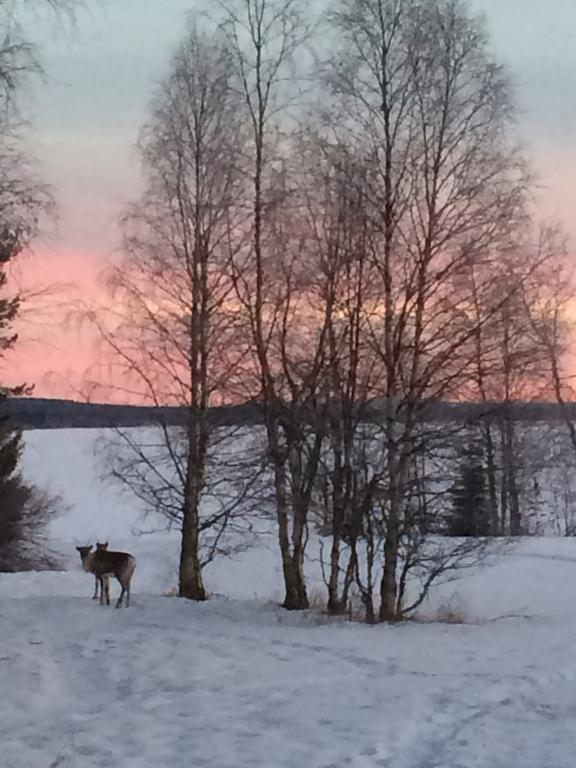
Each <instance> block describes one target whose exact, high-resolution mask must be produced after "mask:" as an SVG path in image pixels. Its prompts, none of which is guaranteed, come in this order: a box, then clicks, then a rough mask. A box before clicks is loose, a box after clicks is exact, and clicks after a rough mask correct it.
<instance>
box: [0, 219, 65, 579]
mask: <svg viewBox="0 0 576 768" xmlns="http://www.w3.org/2000/svg"><path fill="white" fill-rule="evenodd" d="M20 250H21V245H20V238H19V233H18V232H17V231H12V230H9V229H7V228H4V229H3V230H1V231H0V360H2V361H3V360H4V358H5V355H6V353H8V352H9V351H10V350H11V349H12V348H13V347H14V345H15V343H16V341H17V338H18V337H17V334H16V333H14V330H13V326H14V321H15V319H16V316H17V314H18V309H19V306H20V301H19V298H18V297H17V296H16V297H7V296H6V295H4V294H5V291H6V287H7V280H8V277H7V273H6V270H7V267H8V265H9V263H10V262H11V261H12V260H13V259H15V258H16V257H17V256H18V254H19V253H20ZM26 390H27V388H26V387H25V386H24V385H22V386H18V387H5V386H0V571H13V570H19V569H22V568H27V567H31V566H32V565H37V564H42V565H48V564H49V562H48V561H47V560H46V559H44V558H42V557H40V556H39V550H38V535H39V533H40V531H41V530H42V528H43V526H44V525H45V523H46V522H47V519H48V518H49V517H50V516H51V514H52V511H53V508H54V504H53V500H51V499H49V498H47V497H45V496H44V495H43V494H42V493H40V492H39V491H38V490H37V489H36V488H34V487H33V486H29V485H27V484H26V483H25V482H24V480H23V479H22V476H21V474H20V471H19V464H20V458H21V454H22V447H23V445H22V432H21V431H20V430H19V429H17V428H16V427H14V425H13V424H12V423H11V420H10V417H9V416H8V415H7V414H6V402H7V400H8V399H9V398H10V397H15V396H18V395H21V394H23V393H25V392H26Z"/></svg>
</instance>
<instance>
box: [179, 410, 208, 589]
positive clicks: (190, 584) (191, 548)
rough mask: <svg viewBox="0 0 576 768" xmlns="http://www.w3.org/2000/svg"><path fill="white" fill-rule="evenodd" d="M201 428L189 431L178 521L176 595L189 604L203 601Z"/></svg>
mask: <svg viewBox="0 0 576 768" xmlns="http://www.w3.org/2000/svg"><path fill="white" fill-rule="evenodd" d="M200 429H201V427H200V426H199V425H193V426H192V427H190V434H189V438H188V439H189V451H188V463H187V470H186V488H185V495H184V510H183V520H182V546H181V549H180V579H179V590H178V594H179V595H180V597H186V598H188V599H190V600H206V591H205V589H204V582H203V580H202V563H201V560H200V551H199V527H200V514H199V513H200V497H201V493H202V481H203V477H202V471H203V470H202V468H203V466H204V462H203V461H201V460H200V458H199V451H198V450H197V448H198V442H199V441H202V436H201V434H200V432H199V431H200Z"/></svg>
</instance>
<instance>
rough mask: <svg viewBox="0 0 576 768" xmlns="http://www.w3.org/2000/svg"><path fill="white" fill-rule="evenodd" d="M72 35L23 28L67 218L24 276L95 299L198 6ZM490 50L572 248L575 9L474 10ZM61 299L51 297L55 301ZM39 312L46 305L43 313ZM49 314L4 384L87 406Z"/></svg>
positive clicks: (74, 334) (131, 0)
mask: <svg viewBox="0 0 576 768" xmlns="http://www.w3.org/2000/svg"><path fill="white" fill-rule="evenodd" d="M85 6H86V7H85V9H84V10H81V11H80V12H79V13H78V17H77V20H76V23H75V24H74V25H72V24H70V23H67V22H65V23H62V22H57V21H56V20H55V19H54V18H53V17H46V16H34V17H32V18H29V19H26V20H25V26H26V29H27V31H28V34H29V35H30V37H31V38H32V39H34V40H35V41H36V42H37V44H38V46H39V49H40V52H41V56H42V61H43V64H44V67H45V69H46V73H47V77H46V79H45V81H44V82H42V83H38V84H36V86H34V87H33V88H30V89H29V91H30V92H29V94H28V97H27V98H28V111H29V113H30V117H31V124H32V129H31V132H30V145H31V148H32V151H33V153H34V155H35V157H36V158H37V161H38V167H39V170H40V172H41V174H42V176H43V178H45V179H46V180H47V181H48V182H49V183H50V184H51V185H52V188H53V191H54V194H55V197H56V199H57V202H58V206H59V220H58V224H57V227H53V226H51V227H49V228H47V229H46V231H45V232H44V234H43V237H42V238H41V239H40V240H39V242H38V243H37V244H36V248H35V254H34V255H32V256H30V257H27V258H26V261H25V262H24V263H23V264H22V265H21V273H20V276H19V279H20V280H21V281H22V282H23V284H24V285H26V286H42V285H45V284H47V283H50V284H54V283H59V284H63V283H66V284H73V291H74V293H75V295H76V296H77V297H84V298H90V297H92V296H95V295H97V293H98V291H99V288H98V284H97V274H98V271H99V270H100V269H101V267H102V265H103V263H104V260H105V259H106V258H108V257H109V256H110V255H111V254H113V253H114V251H115V250H117V249H118V246H119V241H120V233H119V229H118V225H117V221H118V217H119V214H120V212H121V210H122V207H123V205H124V204H125V203H126V202H127V201H129V200H132V199H134V198H135V197H137V195H138V192H139V184H140V177H139V168H138V158H137V153H136V149H135V145H136V141H137V137H138V132H139V129H140V127H141V125H142V123H143V121H144V119H145V117H146V111H147V106H148V104H149V101H150V98H151V95H152V92H153V89H154V86H155V84H156V83H157V82H158V80H159V79H160V78H161V77H162V75H163V73H165V72H166V68H167V65H168V61H169V57H170V53H171V51H172V50H173V48H174V46H175V45H176V44H177V43H178V41H179V40H180V39H181V37H182V35H183V32H184V29H185V22H186V18H187V15H188V14H189V13H190V12H191V11H192V10H194V3H193V2H191V0H164V2H160V0H86V2H85ZM472 7H473V8H474V9H475V10H477V11H479V12H481V13H484V14H485V16H486V20H487V24H488V29H489V32H490V36H491V41H492V48H493V50H494V52H495V53H496V55H497V57H498V58H499V59H500V60H501V61H503V62H504V63H505V64H506V65H507V66H508V69H509V71H510V73H511V75H512V77H513V81H514V82H515V84H516V92H517V100H518V105H519V108H520V115H519V126H520V133H521V136H522V138H523V140H524V142H525V145H526V151H527V154H528V156H529V158H530V159H531V160H532V163H533V167H534V169H535V171H536V173H537V175H538V179H539V182H538V184H539V193H538V194H539V207H540V209H541V213H542V216H543V217H544V218H553V219H557V220H560V221H561V222H562V223H563V224H564V226H565V228H566V230H567V233H568V235H569V237H570V239H571V242H572V243H576V219H575V217H574V216H573V208H574V205H575V203H576V144H575V139H576V87H574V76H575V74H576V2H574V0H553V2H549V3H542V2H541V0H472ZM59 296H60V297H61V298H63V297H64V294H63V293H62V294H58V293H56V294H55V295H54V296H53V298H52V302H53V304H54V302H55V301H58V297H59ZM38 306H40V305H38ZM63 314H64V313H63V312H56V310H55V309H54V306H52V307H51V308H49V309H48V308H47V307H44V311H42V307H40V309H39V310H37V311H36V312H35V313H32V314H31V315H30V317H29V318H28V317H27V318H26V320H27V322H26V324H25V326H24V327H23V328H22V330H21V343H20V344H19V347H18V349H17V350H16V351H15V352H14V353H13V354H12V355H11V356H10V358H9V359H7V358H6V359H5V360H4V361H3V365H4V368H5V370H4V371H1V373H2V378H3V380H8V381H9V382H19V381H22V380H26V381H28V382H34V383H35V394H36V395H38V396H48V397H59V396H71V397H78V396H84V395H85V390H84V388H83V385H82V380H83V372H84V369H85V368H86V367H87V366H88V365H89V363H90V360H91V359H92V357H93V339H92V338H91V336H90V334H89V333H88V332H87V331H86V329H85V328H84V329H82V328H80V327H78V326H77V324H75V323H72V322H70V321H69V322H68V323H67V324H62V323H61V322H60V321H59V320H57V317H60V316H62V315H63Z"/></svg>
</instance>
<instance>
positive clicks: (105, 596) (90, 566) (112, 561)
mask: <svg viewBox="0 0 576 768" xmlns="http://www.w3.org/2000/svg"><path fill="white" fill-rule="evenodd" d="M106 547H107V545H106ZM76 549H77V550H78V552H79V553H80V559H81V560H82V567H83V568H84V570H85V571H86V572H87V573H93V574H94V576H95V577H96V581H97V586H96V591H97V590H98V584H100V604H101V605H103V604H104V602H106V605H110V585H109V577H110V576H115V577H116V579H117V580H118V582H119V583H120V586H121V587H122V591H121V593H120V597H119V598H118V601H117V602H116V608H119V607H120V605H121V604H122V598H123V597H124V595H126V605H127V606H128V605H130V582H131V580H132V575H133V573H134V569H135V568H136V558H135V557H134V556H133V555H130V554H129V553H128V552H112V551H110V550H108V549H107V548H105V547H104V546H101V547H100V548H98V549H97V550H96V551H95V552H92V547H91V546H89V547H76Z"/></svg>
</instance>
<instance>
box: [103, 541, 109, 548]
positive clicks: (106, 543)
mask: <svg viewBox="0 0 576 768" xmlns="http://www.w3.org/2000/svg"><path fill="white" fill-rule="evenodd" d="M104 546H105V547H106V549H108V542H107V541H105V542H104Z"/></svg>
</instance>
